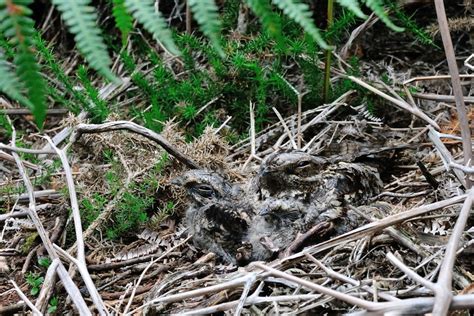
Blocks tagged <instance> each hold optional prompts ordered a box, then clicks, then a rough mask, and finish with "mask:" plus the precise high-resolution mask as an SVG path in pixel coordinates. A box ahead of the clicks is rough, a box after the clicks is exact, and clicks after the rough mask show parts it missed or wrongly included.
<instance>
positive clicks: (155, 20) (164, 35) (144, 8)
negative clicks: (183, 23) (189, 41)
mask: <svg viewBox="0 0 474 316" xmlns="http://www.w3.org/2000/svg"><path fill="white" fill-rule="evenodd" d="M153 2H154V1H153V0H125V6H126V7H127V9H128V10H129V11H130V12H131V13H132V15H133V17H134V18H135V19H137V21H138V22H140V23H141V24H143V26H144V27H145V29H146V30H147V31H148V32H150V33H151V34H152V35H153V37H154V38H155V39H156V40H157V41H159V42H160V43H162V44H163V46H164V47H165V48H166V49H167V50H168V51H169V52H170V53H171V54H173V55H180V52H179V49H178V47H176V44H175V43H174V40H173V34H172V33H171V30H170V29H169V28H168V27H167V25H166V21H165V18H164V17H163V15H162V14H161V12H160V11H156V10H155V7H154V6H153Z"/></svg>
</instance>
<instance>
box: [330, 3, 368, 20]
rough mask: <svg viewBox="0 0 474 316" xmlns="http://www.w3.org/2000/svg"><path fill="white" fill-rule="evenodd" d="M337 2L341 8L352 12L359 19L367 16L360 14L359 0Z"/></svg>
mask: <svg viewBox="0 0 474 316" xmlns="http://www.w3.org/2000/svg"><path fill="white" fill-rule="evenodd" d="M337 2H338V3H339V4H340V5H341V6H343V7H346V8H347V9H349V10H350V11H352V13H354V14H355V15H356V16H358V17H359V18H361V19H366V18H367V15H365V14H364V12H362V10H361V9H360V6H359V0H337Z"/></svg>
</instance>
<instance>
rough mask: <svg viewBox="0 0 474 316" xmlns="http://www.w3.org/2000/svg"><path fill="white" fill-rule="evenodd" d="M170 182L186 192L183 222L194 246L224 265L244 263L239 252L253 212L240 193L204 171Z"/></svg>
mask: <svg viewBox="0 0 474 316" xmlns="http://www.w3.org/2000/svg"><path fill="white" fill-rule="evenodd" d="M173 183H174V184H176V185H180V186H183V187H184V188H185V189H186V191H187V193H188V197H189V199H190V204H189V206H188V209H187V211H186V218H185V219H186V224H187V226H188V228H189V232H190V234H192V235H193V241H194V244H195V245H196V246H197V247H199V248H201V249H204V250H208V251H211V252H214V253H216V254H217V255H218V256H220V257H221V258H223V259H224V260H226V261H227V262H231V263H241V262H238V261H245V259H246V257H247V256H243V255H242V254H241V253H240V251H241V249H245V247H244V248H242V247H243V242H244V241H245V238H246V236H247V231H248V228H249V226H250V222H251V218H252V217H254V215H255V213H254V210H253V207H252V206H251V204H250V203H249V200H248V199H246V195H245V193H244V191H243V190H242V189H241V188H240V187H239V186H238V185H235V184H231V183H229V182H228V181H226V180H225V179H224V178H222V177H221V176H220V175H219V174H217V173H216V172H213V171H208V170H191V171H188V172H186V173H185V174H184V175H182V176H181V177H179V178H177V179H175V180H173Z"/></svg>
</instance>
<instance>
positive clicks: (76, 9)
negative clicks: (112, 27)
mask: <svg viewBox="0 0 474 316" xmlns="http://www.w3.org/2000/svg"><path fill="white" fill-rule="evenodd" d="M52 2H53V4H54V5H55V6H56V7H57V8H58V9H59V11H61V14H62V18H63V20H64V22H65V23H66V25H67V26H68V27H69V31H70V32H71V33H73V34H74V39H75V41H76V44H77V47H78V48H79V51H80V52H81V53H82V54H83V55H84V57H85V58H86V60H87V62H88V63H89V65H90V66H91V67H92V68H94V69H95V70H97V71H98V72H99V73H100V74H102V75H103V76H104V77H106V78H107V79H109V80H110V81H114V82H117V81H118V79H117V78H116V77H115V75H114V74H113V73H112V71H111V70H110V65H111V64H112V60H111V59H110V57H109V54H108V53H107V46H106V45H105V44H104V41H103V39H102V36H101V33H100V29H99V27H98V26H97V24H96V22H95V21H96V20H97V14H96V12H95V11H94V8H93V7H91V6H90V5H89V4H90V0H74V1H69V0H52Z"/></svg>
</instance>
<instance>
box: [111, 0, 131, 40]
mask: <svg viewBox="0 0 474 316" xmlns="http://www.w3.org/2000/svg"><path fill="white" fill-rule="evenodd" d="M112 5H113V7H112V15H113V16H114V19H115V25H116V26H117V28H118V29H119V30H120V33H122V45H123V46H125V45H126V44H127V38H128V34H129V33H130V31H131V30H132V28H133V18H132V17H131V16H130V14H128V12H127V10H126V8H125V0H112Z"/></svg>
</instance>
